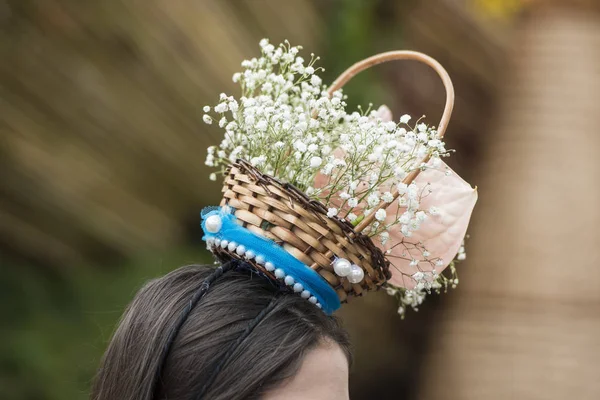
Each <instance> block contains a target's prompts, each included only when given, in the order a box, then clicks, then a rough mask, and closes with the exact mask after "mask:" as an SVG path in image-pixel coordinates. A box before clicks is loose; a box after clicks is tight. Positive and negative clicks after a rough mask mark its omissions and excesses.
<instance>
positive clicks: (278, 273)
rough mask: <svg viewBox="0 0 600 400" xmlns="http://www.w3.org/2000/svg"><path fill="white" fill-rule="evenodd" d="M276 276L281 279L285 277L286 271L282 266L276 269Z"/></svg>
mask: <svg viewBox="0 0 600 400" xmlns="http://www.w3.org/2000/svg"><path fill="white" fill-rule="evenodd" d="M275 278H279V279H282V278H285V271H284V270H282V269H281V268H277V269H276V270H275Z"/></svg>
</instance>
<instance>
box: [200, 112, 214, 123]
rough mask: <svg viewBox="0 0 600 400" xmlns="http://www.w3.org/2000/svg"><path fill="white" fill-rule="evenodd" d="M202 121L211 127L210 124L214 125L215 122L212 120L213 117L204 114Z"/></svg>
mask: <svg viewBox="0 0 600 400" xmlns="http://www.w3.org/2000/svg"><path fill="white" fill-rule="evenodd" d="M202 121H204V123H205V124H208V125H210V124H212V121H213V120H212V117H211V116H210V115H208V114H204V115H203V116H202Z"/></svg>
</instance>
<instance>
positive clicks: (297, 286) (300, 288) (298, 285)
mask: <svg viewBox="0 0 600 400" xmlns="http://www.w3.org/2000/svg"><path fill="white" fill-rule="evenodd" d="M303 290H304V286H302V284H301V283H294V292H296V293H300V292H301V291H303Z"/></svg>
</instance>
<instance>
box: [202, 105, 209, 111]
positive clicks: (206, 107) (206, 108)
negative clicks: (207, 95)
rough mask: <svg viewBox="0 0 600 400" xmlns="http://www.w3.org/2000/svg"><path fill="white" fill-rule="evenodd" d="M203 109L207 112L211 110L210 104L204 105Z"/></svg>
mask: <svg viewBox="0 0 600 400" xmlns="http://www.w3.org/2000/svg"><path fill="white" fill-rule="evenodd" d="M202 110H203V111H204V112H205V113H207V112H210V106H204V107H203V108H202Z"/></svg>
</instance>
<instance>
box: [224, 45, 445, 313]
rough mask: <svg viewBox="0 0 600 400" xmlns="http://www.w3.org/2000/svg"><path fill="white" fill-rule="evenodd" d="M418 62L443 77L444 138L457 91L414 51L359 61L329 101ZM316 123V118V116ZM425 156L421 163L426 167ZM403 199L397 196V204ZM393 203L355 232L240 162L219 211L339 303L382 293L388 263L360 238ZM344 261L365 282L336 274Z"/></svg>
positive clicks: (258, 266)
mask: <svg viewBox="0 0 600 400" xmlns="http://www.w3.org/2000/svg"><path fill="white" fill-rule="evenodd" d="M406 59H408V60H416V61H419V62H422V63H425V64H427V65H429V66H430V67H432V68H433V69H434V70H435V71H436V72H437V73H438V75H439V76H440V77H441V79H442V82H443V84H444V86H445V89H446V105H445V108H444V112H443V115H442V118H441V121H440V124H439V126H438V129H437V131H438V135H439V137H440V138H441V137H443V135H444V132H445V130H446V127H447V124H448V121H449V119H450V115H451V113H452V108H453V104H454V89H453V86H452V82H451V80H450V77H449V75H448V73H447V72H446V71H445V69H444V68H443V67H442V66H441V65H440V64H439V63H438V62H437V61H436V60H434V59H433V58H431V57H429V56H427V55H425V54H422V53H418V52H413V51H392V52H387V53H381V54H378V55H375V56H373V57H370V58H367V59H365V60H363V61H360V62H358V63H356V64H355V65H353V66H352V67H350V68H349V69H347V70H346V71H345V72H344V73H342V74H341V75H340V76H339V77H338V79H336V80H335V82H334V83H333V84H332V86H331V87H330V88H329V89H328V93H329V95H330V96H331V95H332V94H333V93H334V92H335V91H336V90H338V89H340V88H341V87H342V86H343V85H344V84H345V83H347V82H348V81H349V80H350V79H351V78H352V77H353V76H354V75H356V74H357V73H359V72H361V71H363V70H365V69H367V68H370V67H372V66H374V65H376V64H380V63H383V62H387V61H393V60H406ZM313 117H316V116H314V115H313ZM428 160H429V156H426V157H425V158H424V159H423V160H422V163H427V161H428ZM420 172H421V169H420V168H417V169H415V170H413V171H412V172H410V173H409V174H408V175H407V176H406V177H405V178H404V180H403V182H404V183H405V184H407V185H408V184H410V183H411V182H413V180H414V179H415V178H416V177H417V176H418V174H419V173H420ZM398 196H399V193H398V191H397V190H396V191H395V192H393V198H394V200H395V199H396V198H398ZM389 204H390V202H389V201H388V202H381V203H380V204H379V205H378V206H377V207H375V209H374V210H372V212H371V213H370V214H369V215H366V216H365V217H364V219H363V220H362V221H361V222H360V223H358V224H357V225H356V226H354V225H353V224H351V223H349V222H347V221H345V220H343V219H340V218H338V217H337V216H333V217H329V216H328V215H327V208H326V207H325V206H324V205H323V204H322V203H320V202H318V201H315V200H311V199H310V198H309V197H308V196H307V195H306V194H305V193H304V192H302V191H301V190H299V189H297V188H296V187H294V186H293V185H290V184H288V183H285V182H282V181H280V180H278V179H276V178H274V177H272V176H269V175H267V174H264V173H262V172H261V171H259V170H258V169H257V168H255V167H254V166H252V164H251V163H249V162H247V161H245V160H241V159H238V161H237V162H235V163H233V164H231V165H230V167H229V168H228V170H227V172H226V174H225V179H224V183H223V199H222V201H221V206H229V207H231V208H232V209H233V210H234V215H235V217H236V218H237V221H238V223H240V224H241V225H242V226H244V227H245V228H247V229H248V230H250V231H252V232H254V233H256V234H259V235H262V236H263V237H266V238H268V239H271V240H273V241H275V242H276V243H277V244H279V245H280V246H282V247H283V248H284V249H285V250H286V251H287V252H289V253H290V254H291V255H293V256H294V257H296V258H297V259H298V260H300V261H302V262H303V263H304V264H305V265H307V266H310V268H311V269H313V270H314V271H316V272H318V273H319V274H320V275H321V276H322V277H323V278H324V279H325V280H326V281H327V282H328V283H329V284H330V285H331V286H332V287H333V288H334V289H335V291H336V293H337V295H338V297H339V298H340V301H342V302H345V301H347V300H348V298H349V297H351V296H360V295H362V294H363V293H365V291H368V290H375V289H378V288H379V287H381V286H382V285H383V284H384V283H385V282H386V281H387V280H388V279H389V278H390V263H389V261H388V260H387V259H386V257H385V256H384V253H383V252H382V250H380V249H379V248H378V247H377V246H375V244H374V243H373V241H372V240H371V238H369V237H368V236H367V235H364V234H363V233H361V232H362V231H363V230H364V229H365V228H366V227H367V226H369V225H370V224H371V223H372V222H373V221H374V218H375V212H376V211H377V210H379V209H385V208H386V207H387V206H388V205H389ZM215 253H216V255H217V256H218V257H219V258H221V259H223V260H226V259H231V258H238V259H243V256H240V255H238V254H237V253H236V252H235V251H230V250H229V249H228V248H227V247H224V248H218V249H216V251H215ZM337 258H344V259H347V260H349V261H351V262H352V263H353V264H355V265H358V266H360V267H361V268H362V269H363V271H364V279H362V281H360V283H354V284H353V283H351V282H350V281H349V280H348V279H347V278H344V277H340V276H338V275H336V274H335V273H334V268H333V266H332V264H333V261H334V260H335V259H337ZM249 262H250V263H251V264H252V265H253V266H254V267H255V268H256V269H258V270H259V271H261V272H263V273H264V274H266V275H268V276H271V277H272V276H273V274H272V272H269V271H267V270H266V269H265V268H264V266H263V265H261V264H259V263H257V262H256V261H255V260H251V261H249Z"/></svg>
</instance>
